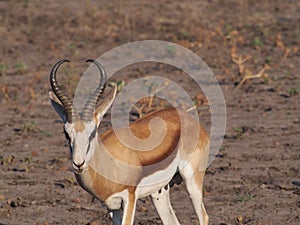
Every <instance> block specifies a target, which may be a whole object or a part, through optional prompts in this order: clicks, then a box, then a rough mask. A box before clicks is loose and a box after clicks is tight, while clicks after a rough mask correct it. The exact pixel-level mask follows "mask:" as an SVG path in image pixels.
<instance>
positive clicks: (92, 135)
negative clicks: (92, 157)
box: [86, 126, 97, 154]
mask: <svg viewBox="0 0 300 225" xmlns="http://www.w3.org/2000/svg"><path fill="white" fill-rule="evenodd" d="M96 133H97V127H96V126H95V128H94V130H93V131H92V133H91V134H90V136H89V144H88V147H87V150H86V154H87V153H88V152H89V151H90V147H91V142H92V140H93V139H94V138H95V136H96Z"/></svg>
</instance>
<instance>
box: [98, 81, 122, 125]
mask: <svg viewBox="0 0 300 225" xmlns="http://www.w3.org/2000/svg"><path fill="white" fill-rule="evenodd" d="M116 94H117V86H116V85H114V86H113V87H112V90H111V92H110V93H109V94H108V95H107V97H106V98H105V99H104V100H103V102H101V104H100V105H99V106H98V107H97V108H96V110H95V112H94V119H95V120H96V121H95V122H96V124H97V127H98V126H99V124H100V122H101V120H102V118H103V116H104V115H105V113H106V112H107V110H108V109H109V107H110V106H111V105H112V103H113V102H114V100H115V98H116Z"/></svg>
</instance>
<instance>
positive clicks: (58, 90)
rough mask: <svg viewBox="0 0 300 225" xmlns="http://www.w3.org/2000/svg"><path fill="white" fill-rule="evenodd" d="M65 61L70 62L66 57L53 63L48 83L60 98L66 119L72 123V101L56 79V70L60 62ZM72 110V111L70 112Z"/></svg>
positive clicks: (73, 115)
mask: <svg viewBox="0 0 300 225" xmlns="http://www.w3.org/2000/svg"><path fill="white" fill-rule="evenodd" d="M65 62H70V60H68V59H62V60H59V61H58V62H57V63H55V64H54V66H53V67H52V69H51V72H50V85H51V88H52V90H53V92H54V94H55V95H56V96H57V98H58V99H59V100H60V102H61V103H62V104H63V106H64V108H65V111H66V114H67V121H68V122H69V123H72V117H73V118H74V117H75V116H76V113H75V112H74V110H73V109H72V106H73V103H72V101H71V99H69V98H68V97H67V95H66V93H65V92H64V91H63V89H62V88H61V86H60V85H59V84H58V83H57V80H56V72H57V70H58V68H59V67H60V65H61V64H63V63H65ZM72 112H73V113H72Z"/></svg>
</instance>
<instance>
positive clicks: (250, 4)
mask: <svg viewBox="0 0 300 225" xmlns="http://www.w3.org/2000/svg"><path fill="white" fill-rule="evenodd" d="M0 35H1V41H0V52H1V57H0V110H1V111H0V112H1V113H0V132H1V137H0V224H44V225H46V224H94V225H95V224H110V222H109V221H110V220H109V216H108V215H107V211H106V209H105V207H103V206H100V204H99V202H98V201H94V202H91V197H89V195H88V194H87V193H86V192H85V191H83V190H82V189H81V188H80V187H79V186H78V185H77V184H76V182H75V179H74V176H73V173H72V171H71V163H70V159H69V151H68V148H67V146H66V141H65V139H64V137H63V134H62V124H61V123H60V121H59V118H58V116H57V115H56V114H55V112H54V111H53V110H52V108H51V106H50V104H49V100H48V91H49V84H48V79H49V78H48V77H49V71H50V69H51V66H52V65H53V64H54V63H55V62H56V61H57V60H59V59H61V58H69V59H71V60H72V62H73V63H71V64H68V65H65V66H64V68H62V69H61V72H60V74H61V78H60V79H61V82H62V83H64V84H66V85H65V86H66V87H67V89H68V90H69V92H70V93H72V91H73V90H74V88H75V87H76V84H77V82H78V78H79V76H80V74H81V73H82V72H83V71H84V70H85V68H86V66H87V65H86V64H84V63H83V60H85V59H86V58H97V57H99V56H100V55H101V54H102V53H104V52H105V51H107V50H110V49H111V48H113V47H116V46H119V45H120V44H123V43H128V42H131V41H136V40H145V39H158V40H165V41H170V42H174V43H177V44H180V45H183V46H184V47H187V48H189V49H191V50H192V51H194V52H195V53H197V54H198V55H199V56H200V57H201V58H202V59H203V60H204V61H205V62H206V63H207V64H208V65H209V66H210V68H211V69H212V70H213V72H214V74H215V75H216V77H217V79H218V81H219V82H220V84H221V87H222V89H223V91H224V95H225V99H226V104H227V113H228V115H227V120H228V121H227V130H226V136H225V140H224V143H223V147H222V149H221V151H220V152H219V155H218V157H217V158H216V159H215V160H214V162H213V163H212V165H211V166H210V167H209V168H208V170H207V175H206V178H205V190H204V192H205V193H204V196H205V199H204V201H205V205H206V208H207V211H208V214H209V216H210V224H217V225H221V224H223V225H224V224H278V225H282V224H294V225H295V224H299V223H300V210H299V207H300V199H299V195H300V177H299V174H300V173H299V165H300V162H299V159H300V152H299V148H300V141H299V135H300V125H299V123H300V121H299V119H300V118H299V115H300V112H299V109H300V106H299V92H300V79H299V72H300V70H299V65H300V53H299V47H300V46H299V44H300V38H299V37H300V2H299V1H296V0H290V1H275V0H263V1H254V0H248V1H246V0H243V1H239V0H228V1H224V0H210V1H197V0H195V1H192V0H191V1H184V2H183V1H170V0H163V1H156V2H154V3H151V2H150V1H131V0H130V1H127V2H126V3H123V2H119V1H114V0H112V1H103V0H102V1H91V0H85V1H76V2H75V1H63V3H62V1H35V0H32V1H31V0H23V1H0ZM234 52H235V53H236V56H234V55H233V54H232V53H234ZM239 56H240V57H241V59H244V58H246V57H248V56H249V60H248V61H246V62H245V63H243V64H241V65H240V67H238V65H237V63H235V62H234V61H233V58H235V59H237V58H238V57H239ZM264 66H267V67H268V69H267V70H266V71H265V73H264V76H263V77H262V78H256V79H252V80H248V81H247V82H246V83H245V84H244V85H241V86H240V87H239V88H236V86H237V84H238V83H239V82H240V81H241V80H242V78H243V77H244V76H245V75H247V74H250V73H252V74H256V73H258V72H259V71H260V70H261V69H262V68H263V67H264ZM141 68H142V69H141ZM141 68H139V66H137V67H133V68H128V69H127V70H124V71H123V76H121V75H122V73H121V75H120V77H117V78H115V79H116V80H120V79H122V80H125V81H126V82H130V81H131V80H133V79H135V78H137V77H141V76H143V75H148V74H151V72H152V71H154V72H155V71H157V69H159V67H157V66H155V65H148V64H146V65H141ZM239 68H240V72H239ZM246 71H248V72H246ZM174 74H176V73H175V72H174ZM172 76H174V75H172V70H169V77H172ZM179 80H180V79H179ZM181 82H182V85H183V86H184V87H185V88H186V89H190V88H191V87H190V86H189V83H188V82H187V81H184V80H183V81H181ZM196 95H197V94H195V95H194V96H193V97H195V96H196ZM196 97H197V96H196ZM199 112H200V113H201V115H202V118H201V120H202V121H203V123H205V124H207V123H208V122H207V121H209V118H208V113H206V112H207V108H205V106H200V108H199ZM105 120H107V119H105ZM172 200H173V205H174V208H175V211H176V213H177V215H178V218H179V220H180V221H181V223H182V224H197V220H196V216H195V213H194V211H193V209H192V206H191V202H190V200H189V198H188V196H187V194H186V191H185V188H184V187H183V185H181V186H176V187H174V188H173V190H172ZM135 224H161V222H160V220H159V217H158V215H157V214H156V212H155V210H154V208H153V206H152V204H151V201H150V199H149V198H146V199H142V200H140V201H139V202H138V207H137V214H136V219H135Z"/></svg>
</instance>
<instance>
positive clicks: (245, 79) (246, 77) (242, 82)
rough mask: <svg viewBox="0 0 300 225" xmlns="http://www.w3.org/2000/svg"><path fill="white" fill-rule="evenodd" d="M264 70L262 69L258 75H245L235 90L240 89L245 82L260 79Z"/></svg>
mask: <svg viewBox="0 0 300 225" xmlns="http://www.w3.org/2000/svg"><path fill="white" fill-rule="evenodd" d="M265 70H266V68H263V69H262V70H261V71H260V72H259V73H258V74H250V75H246V76H245V77H244V78H243V79H242V80H241V82H240V83H239V84H238V86H236V88H240V87H241V86H242V85H243V84H244V83H245V82H246V81H247V80H249V79H253V78H260V77H262V75H263V74H264V72H265Z"/></svg>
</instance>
